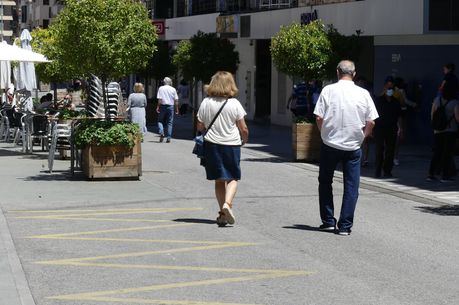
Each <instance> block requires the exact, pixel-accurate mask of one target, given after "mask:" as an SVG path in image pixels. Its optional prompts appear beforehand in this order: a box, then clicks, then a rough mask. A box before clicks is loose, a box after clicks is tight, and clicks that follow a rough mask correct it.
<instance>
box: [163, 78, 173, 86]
mask: <svg viewBox="0 0 459 305" xmlns="http://www.w3.org/2000/svg"><path fill="white" fill-rule="evenodd" d="M163 83H164V85H169V86H172V79H170V78H169V77H165V78H164V79H163Z"/></svg>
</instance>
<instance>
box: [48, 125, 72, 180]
mask: <svg viewBox="0 0 459 305" xmlns="http://www.w3.org/2000/svg"><path fill="white" fill-rule="evenodd" d="M71 135H72V127H71V125H70V124H58V123H56V122H53V124H52V129H51V141H50V142H51V145H50V147H49V154H48V169H49V172H50V173H52V172H53V166H54V156H55V154H56V151H57V150H71V148H72V145H71Z"/></svg>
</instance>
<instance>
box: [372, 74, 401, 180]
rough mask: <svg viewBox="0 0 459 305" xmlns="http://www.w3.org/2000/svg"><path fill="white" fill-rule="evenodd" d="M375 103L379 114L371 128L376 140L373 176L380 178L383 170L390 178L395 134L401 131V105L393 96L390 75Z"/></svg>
mask: <svg viewBox="0 0 459 305" xmlns="http://www.w3.org/2000/svg"><path fill="white" fill-rule="evenodd" d="M375 104H376V109H377V111H378V114H379V118H377V119H376V121H375V127H374V130H373V134H374V138H375V142H376V170H375V177H376V178H380V177H381V171H383V172H384V178H392V177H393V176H392V168H393V167H394V154H395V143H396V141H397V134H401V133H403V130H401V126H400V122H399V120H400V116H401V113H402V107H401V104H400V101H399V100H397V99H396V98H395V97H394V82H393V79H392V78H391V77H388V78H386V82H385V84H384V93H383V94H382V95H381V96H379V97H378V98H377V99H376V103H375Z"/></svg>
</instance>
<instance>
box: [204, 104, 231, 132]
mask: <svg viewBox="0 0 459 305" xmlns="http://www.w3.org/2000/svg"><path fill="white" fill-rule="evenodd" d="M227 102H228V99H226V101H225V102H224V103H223V105H222V106H221V107H220V109H219V110H218V112H217V114H216V115H215V117H214V118H213V120H212V122H210V124H209V127H207V129H206V131H205V133H204V134H203V135H202V136H203V137H205V136H206V134H207V132H208V131H209V130H210V128H212V125H214V123H215V120H216V119H217V117H218V116H219V115H220V113H221V112H222V110H223V107H225V105H226V103H227Z"/></svg>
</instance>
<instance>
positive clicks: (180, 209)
mask: <svg viewBox="0 0 459 305" xmlns="http://www.w3.org/2000/svg"><path fill="white" fill-rule="evenodd" d="M201 210H202V208H147V209H146V208H139V209H102V210H13V211H8V213H73V212H75V213H84V212H143V211H148V212H150V211H162V212H169V211H170V212H175V211H201Z"/></svg>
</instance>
